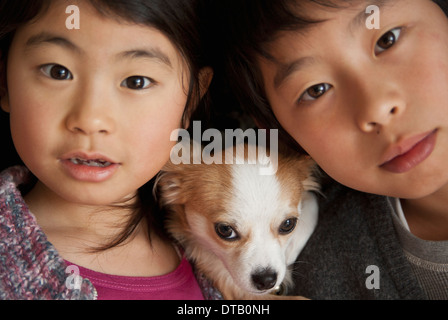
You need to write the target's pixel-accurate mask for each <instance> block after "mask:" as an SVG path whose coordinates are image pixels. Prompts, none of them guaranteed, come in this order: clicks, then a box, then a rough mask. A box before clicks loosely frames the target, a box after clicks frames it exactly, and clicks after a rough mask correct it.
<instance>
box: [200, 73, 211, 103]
mask: <svg viewBox="0 0 448 320" xmlns="http://www.w3.org/2000/svg"><path fill="white" fill-rule="evenodd" d="M212 79H213V69H212V68H211V67H204V68H202V69H201V70H200V71H199V93H200V95H201V99H202V97H203V96H204V95H205V94H206V93H207V90H208V87H209V86H210V83H211V82H212Z"/></svg>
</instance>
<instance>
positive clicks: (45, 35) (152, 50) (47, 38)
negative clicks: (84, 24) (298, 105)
mask: <svg viewBox="0 0 448 320" xmlns="http://www.w3.org/2000/svg"><path fill="white" fill-rule="evenodd" d="M45 44H55V45H58V46H61V47H64V48H66V49H69V50H71V51H75V52H77V53H80V54H82V53H84V52H85V51H84V50H83V49H82V48H80V47H79V46H77V45H76V44H74V43H73V42H72V41H70V40H69V39H67V38H64V37H63V36H60V35H57V34H53V33H49V32H45V31H44V32H41V33H38V34H36V35H34V36H31V37H30V38H29V39H28V40H27V41H26V43H25V48H27V49H28V48H32V47H38V46H40V45H45ZM117 57H118V58H122V59H123V58H131V59H135V58H147V59H155V60H158V61H160V62H162V63H163V64H165V65H166V66H168V67H170V68H172V64H171V60H170V59H169V57H168V56H167V55H166V54H165V53H164V52H162V50H160V49H159V48H156V47H149V48H139V49H135V50H128V51H124V52H121V53H119V54H118V55H117Z"/></svg>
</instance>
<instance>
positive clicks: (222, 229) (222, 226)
mask: <svg viewBox="0 0 448 320" xmlns="http://www.w3.org/2000/svg"><path fill="white" fill-rule="evenodd" d="M215 231H216V234H217V235H218V236H219V237H220V238H221V239H224V240H226V241H235V240H238V239H239V236H238V233H236V231H235V230H234V229H233V228H232V227H231V226H230V225H228V224H226V223H217V224H215Z"/></svg>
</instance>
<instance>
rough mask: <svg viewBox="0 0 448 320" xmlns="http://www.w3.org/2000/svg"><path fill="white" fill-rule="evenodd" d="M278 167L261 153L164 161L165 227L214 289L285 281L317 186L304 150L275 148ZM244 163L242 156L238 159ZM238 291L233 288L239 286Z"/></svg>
mask: <svg viewBox="0 0 448 320" xmlns="http://www.w3.org/2000/svg"><path fill="white" fill-rule="evenodd" d="M279 156H280V157H279V162H278V168H277V170H276V173H275V174H273V175H262V174H260V172H261V171H263V170H260V169H261V168H266V167H265V166H263V164H260V163H264V162H263V161H261V162H257V164H249V163H255V162H256V161H252V162H248V161H246V162H245V163H244V164H234V165H220V164H210V165H206V164H205V163H202V164H180V165H174V164H172V163H171V164H170V163H169V164H167V165H166V166H165V169H164V171H163V172H162V174H161V175H160V176H159V179H158V181H157V183H156V185H157V190H158V194H159V197H160V203H161V206H162V207H164V208H165V209H166V210H167V212H168V221H167V230H168V231H169V233H170V234H171V235H172V236H173V237H174V238H175V239H177V240H178V241H179V243H180V244H181V245H182V246H183V247H184V249H185V253H186V255H187V257H188V258H189V259H191V260H192V261H194V262H195V265H196V267H197V269H198V270H199V271H200V272H204V274H205V275H206V276H208V277H210V279H211V280H212V281H213V282H214V283H215V284H219V287H218V288H219V289H221V290H224V291H226V288H230V287H232V288H235V285H236V286H237V287H238V288H239V289H241V291H246V292H250V293H253V294H264V293H266V292H268V291H271V290H273V289H274V288H275V287H277V286H278V285H280V284H281V283H282V282H283V281H285V282H287V280H290V279H289V275H290V272H288V270H287V268H288V266H289V265H291V264H292V263H294V262H295V259H296V258H297V256H298V254H299V252H300V251H301V250H302V248H303V247H304V245H305V244H306V242H307V240H308V239H309V237H310V235H311V234H312V232H313V230H314V228H315V225H316V223H317V202H316V201H315V199H314V196H312V193H310V192H308V191H311V190H317V189H318V188H317V187H318V186H317V184H316V183H315V182H314V180H313V178H312V175H311V172H312V170H313V168H314V162H313V161H312V160H310V159H309V158H306V157H299V156H285V155H280V154H279ZM240 163H241V162H240ZM237 295H238V293H237Z"/></svg>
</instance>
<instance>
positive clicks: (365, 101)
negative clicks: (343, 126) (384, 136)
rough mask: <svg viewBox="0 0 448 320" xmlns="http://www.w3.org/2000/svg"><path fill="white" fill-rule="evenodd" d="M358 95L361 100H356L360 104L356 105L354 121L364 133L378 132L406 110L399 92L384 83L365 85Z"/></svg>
mask: <svg viewBox="0 0 448 320" xmlns="http://www.w3.org/2000/svg"><path fill="white" fill-rule="evenodd" d="M359 94H360V95H362V98H361V99H360V100H358V101H359V102H360V103H359V104H357V110H356V121H357V123H358V127H359V128H360V129H361V130H362V131H363V132H366V133H371V132H379V131H380V130H381V128H383V127H384V126H387V125H390V123H391V122H392V121H393V120H394V119H396V118H398V116H400V115H401V114H402V113H403V112H404V110H405V108H406V103H405V101H404V99H403V98H402V96H401V95H400V93H399V90H398V89H397V88H395V87H394V86H393V85H392V84H389V83H386V82H377V83H376V85H375V84H373V85H372V84H371V83H370V84H367V85H366V86H364V88H361V91H360V93H359Z"/></svg>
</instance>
